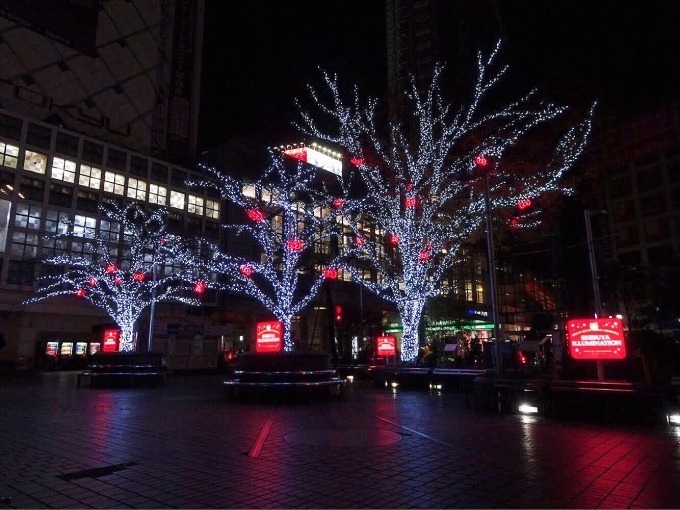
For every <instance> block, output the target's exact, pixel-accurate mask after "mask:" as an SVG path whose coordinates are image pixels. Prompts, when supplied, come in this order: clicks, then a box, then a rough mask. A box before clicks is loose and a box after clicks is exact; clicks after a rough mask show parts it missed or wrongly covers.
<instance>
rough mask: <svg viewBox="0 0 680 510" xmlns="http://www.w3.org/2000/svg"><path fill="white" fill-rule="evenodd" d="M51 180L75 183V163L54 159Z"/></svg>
mask: <svg viewBox="0 0 680 510" xmlns="http://www.w3.org/2000/svg"><path fill="white" fill-rule="evenodd" d="M52 178H53V179H59V180H60V181H66V182H76V162H75V161H71V160H69V159H62V158H58V157H56V156H55V157H54V158H53V159H52Z"/></svg>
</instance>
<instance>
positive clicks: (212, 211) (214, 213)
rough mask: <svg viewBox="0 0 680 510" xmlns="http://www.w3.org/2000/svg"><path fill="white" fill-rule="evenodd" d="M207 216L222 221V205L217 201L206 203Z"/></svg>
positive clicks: (207, 201)
mask: <svg viewBox="0 0 680 510" xmlns="http://www.w3.org/2000/svg"><path fill="white" fill-rule="evenodd" d="M205 215H206V216H207V217H208V218H213V219H215V220H219V219H220V204H219V202H218V201H217V200H210V199H208V200H206V201H205Z"/></svg>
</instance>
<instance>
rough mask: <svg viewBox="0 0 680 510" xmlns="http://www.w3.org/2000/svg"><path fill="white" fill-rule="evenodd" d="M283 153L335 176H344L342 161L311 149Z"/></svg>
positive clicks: (300, 148)
mask: <svg viewBox="0 0 680 510" xmlns="http://www.w3.org/2000/svg"><path fill="white" fill-rule="evenodd" d="M283 153H284V154H285V155H287V156H290V157H291V158H295V159H297V160H298V161H302V162H303V163H309V164H310V165H314V166H315V167H318V168H321V169H323V170H326V171H328V172H331V173H333V174H335V175H342V161H340V160H339V159H337V158H333V157H331V156H328V155H326V154H324V153H322V152H319V151H317V150H316V149H312V148H311V147H297V148H294V149H287V150H284V151H283Z"/></svg>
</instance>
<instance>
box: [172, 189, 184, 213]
mask: <svg viewBox="0 0 680 510" xmlns="http://www.w3.org/2000/svg"><path fill="white" fill-rule="evenodd" d="M170 207H174V208H175V209H184V193H180V192H179V191H175V190H170Z"/></svg>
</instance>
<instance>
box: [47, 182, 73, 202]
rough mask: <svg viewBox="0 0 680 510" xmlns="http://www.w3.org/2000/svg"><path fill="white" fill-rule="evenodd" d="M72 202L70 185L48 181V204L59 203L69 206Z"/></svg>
mask: <svg viewBox="0 0 680 510" xmlns="http://www.w3.org/2000/svg"><path fill="white" fill-rule="evenodd" d="M72 202H73V188H72V187H71V186H63V185H61V184H58V183H57V184H55V183H50V198H49V200H48V203H49V204H50V205H59V206H61V207H71V203H72Z"/></svg>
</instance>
